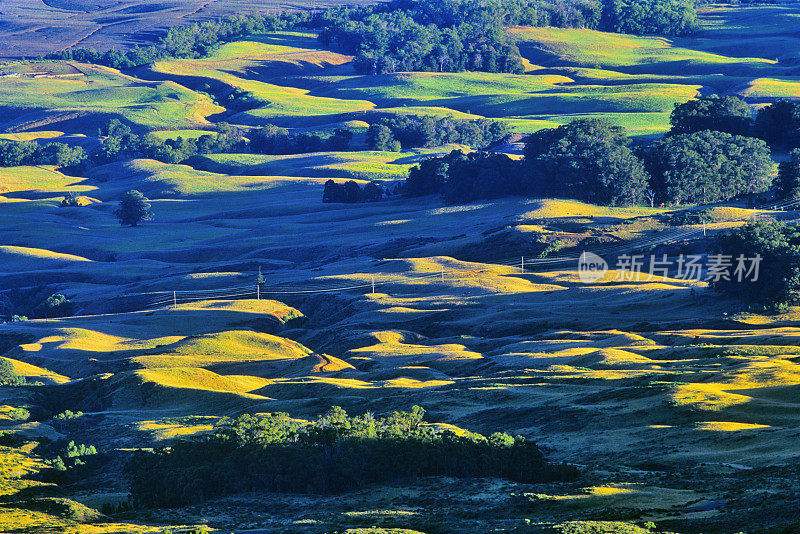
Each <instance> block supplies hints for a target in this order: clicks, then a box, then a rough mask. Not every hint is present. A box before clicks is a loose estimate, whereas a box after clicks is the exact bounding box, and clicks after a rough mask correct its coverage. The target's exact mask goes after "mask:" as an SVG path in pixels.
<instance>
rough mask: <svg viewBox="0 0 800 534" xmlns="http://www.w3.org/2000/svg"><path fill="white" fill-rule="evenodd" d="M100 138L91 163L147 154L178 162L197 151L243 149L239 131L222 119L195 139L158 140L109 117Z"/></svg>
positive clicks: (244, 146)
mask: <svg viewBox="0 0 800 534" xmlns="http://www.w3.org/2000/svg"><path fill="white" fill-rule="evenodd" d="M100 135H101V136H103V140H102V142H101V143H100V146H99V147H98V148H97V150H95V152H94V153H93V154H92V157H91V163H95V164H103V163H109V162H111V161H117V160H120V159H130V158H151V159H156V160H159V161H163V162H165V163H180V162H181V161H184V160H185V159H187V158H189V157H191V156H194V155H197V154H210V153H221V152H236V151H243V150H245V149H246V142H245V141H244V138H243V132H242V131H241V130H239V129H237V128H234V127H232V126H230V125H228V124H226V123H220V124H219V125H217V131H216V133H215V134H214V135H211V134H207V135H202V136H200V137H199V138H197V139H184V138H183V137H178V138H177V139H167V140H162V139H159V138H158V137H156V136H154V135H152V134H146V135H137V134H135V133H133V131H132V130H131V128H130V127H129V126H128V125H126V124H124V123H122V122H121V121H120V120H118V119H112V120H111V121H110V122H109V123H108V125H107V126H106V127H105V128H104V129H103V130H102V131H101V132H100Z"/></svg>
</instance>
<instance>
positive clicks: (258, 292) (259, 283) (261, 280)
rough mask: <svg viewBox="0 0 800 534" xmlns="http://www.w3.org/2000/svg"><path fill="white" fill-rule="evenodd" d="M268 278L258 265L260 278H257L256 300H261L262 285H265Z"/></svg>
mask: <svg viewBox="0 0 800 534" xmlns="http://www.w3.org/2000/svg"><path fill="white" fill-rule="evenodd" d="M264 282H266V280H265V279H264V275H263V274H261V266H260V265H259V266H258V278H256V300H261V286H263V285H264Z"/></svg>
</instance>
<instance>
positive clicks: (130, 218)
mask: <svg viewBox="0 0 800 534" xmlns="http://www.w3.org/2000/svg"><path fill="white" fill-rule="evenodd" d="M150 208H151V206H150V202H148V199H147V198H146V197H145V196H144V195H143V194H141V193H140V192H139V191H136V190H135V189H132V190H130V191H128V192H127V193H125V194H124V195H123V196H122V199H121V200H120V201H119V207H118V208H117V209H116V210H115V211H114V215H116V216H117V219H119V223H120V224H122V225H128V226H137V225H138V224H139V223H140V222H142V221H149V220H152V219H153V211H152V210H151V209H150Z"/></svg>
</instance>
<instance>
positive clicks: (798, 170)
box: [775, 148, 800, 199]
mask: <svg viewBox="0 0 800 534" xmlns="http://www.w3.org/2000/svg"><path fill="white" fill-rule="evenodd" d="M776 182H777V183H776V184H775V185H776V186H777V189H778V196H779V197H780V198H786V199H798V198H800V149H798V148H795V149H794V150H792V152H791V153H790V154H789V160H788V161H782V162H781V164H780V166H779V170H778V179H777V180H776Z"/></svg>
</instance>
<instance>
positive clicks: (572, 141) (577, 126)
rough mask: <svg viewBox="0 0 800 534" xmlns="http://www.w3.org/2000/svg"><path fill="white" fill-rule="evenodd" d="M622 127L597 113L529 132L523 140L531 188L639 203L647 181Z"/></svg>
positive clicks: (608, 201) (598, 200)
mask: <svg viewBox="0 0 800 534" xmlns="http://www.w3.org/2000/svg"><path fill="white" fill-rule="evenodd" d="M628 143H629V141H628V138H627V136H626V135H625V130H624V129H622V128H621V127H619V126H614V125H612V124H611V123H609V122H607V121H605V120H601V119H580V120H576V121H572V122H571V123H569V124H566V125H564V126H559V127H558V128H555V129H548V130H541V131H539V132H536V133H534V134H532V135H531V136H530V137H529V138H528V139H527V141H526V143H525V167H526V169H527V182H528V183H527V185H526V189H527V190H528V191H529V193H530V194H538V195H548V196H550V195H552V196H557V197H561V198H575V199H578V200H583V201H585V202H591V203H595V204H604V205H630V204H638V203H641V202H642V201H643V199H644V192H645V190H646V189H647V186H648V183H647V182H648V176H647V173H646V172H645V169H644V166H643V165H642V162H641V161H640V160H639V159H638V158H637V157H636V156H635V155H634V153H633V152H632V151H631V149H630V148H629V147H628Z"/></svg>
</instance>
